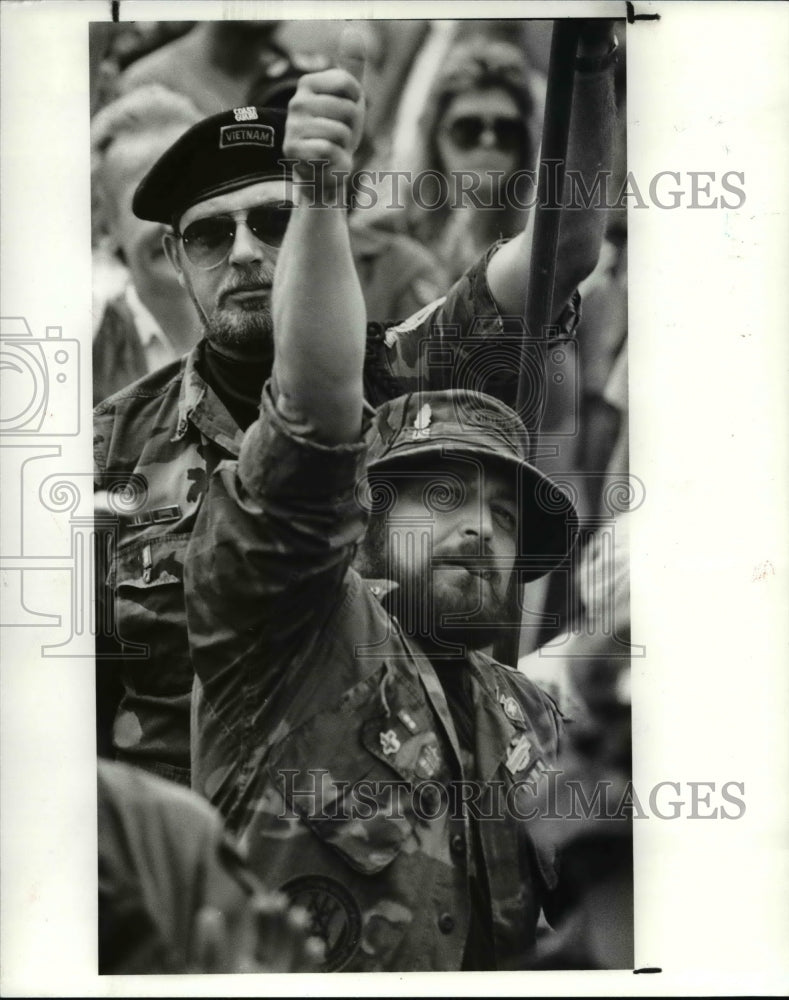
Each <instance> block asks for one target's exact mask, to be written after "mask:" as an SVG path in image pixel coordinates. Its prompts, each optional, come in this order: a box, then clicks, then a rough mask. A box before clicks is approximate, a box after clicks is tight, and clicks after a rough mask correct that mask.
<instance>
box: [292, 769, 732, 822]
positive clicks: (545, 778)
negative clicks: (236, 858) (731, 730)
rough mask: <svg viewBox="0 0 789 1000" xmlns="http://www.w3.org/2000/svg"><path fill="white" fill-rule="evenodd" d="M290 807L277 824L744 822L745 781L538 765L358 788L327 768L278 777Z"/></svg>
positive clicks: (373, 782)
mask: <svg viewBox="0 0 789 1000" xmlns="http://www.w3.org/2000/svg"><path fill="white" fill-rule="evenodd" d="M278 775H279V778H280V781H281V788H282V793H283V797H284V801H285V803H287V805H286V806H285V809H284V811H283V812H282V813H280V815H279V817H278V818H279V819H292V818H293V817H294V816H303V817H305V818H306V819H308V820H310V821H312V822H323V821H335V822H351V821H365V820H373V819H381V820H394V821H404V820H406V819H407V818H408V817H414V818H416V819H417V820H420V821H422V822H433V821H436V820H441V819H445V818H448V819H453V820H457V819H460V820H462V819H471V820H479V821H498V820H503V819H505V818H514V819H516V820H521V821H524V822H528V821H531V820H581V821H590V820H621V821H628V820H632V819H661V820H675V819H721V820H736V819H742V817H743V816H744V815H745V811H746V805H745V782H743V781H726V782H723V783H720V784H719V783H718V782H716V781H659V782H657V783H656V784H654V785H652V786H651V787H650V788H648V789H643V788H642V789H641V791H640V792H638V791H637V790H636V787H635V785H634V784H633V782H632V781H626V782H625V781H620V782H616V781H611V780H602V781H592V780H583V779H579V778H578V777H577V776H576V777H572V776H569V773H568V772H564V771H562V770H561V769H551V768H547V767H545V766H544V765H542V764H541V763H538V764H537V765H535V766H534V767H532V768H530V769H529V773H528V775H527V776H526V777H524V778H520V779H518V780H515V781H512V782H509V783H507V782H504V781H500V780H491V781H485V782H481V781H474V780H466V779H463V780H453V781H441V780H439V779H438V778H421V779H419V780H418V781H408V780H406V779H403V778H392V779H388V778H387V779H383V780H371V779H367V778H365V779H362V780H359V781H355V782H350V781H342V780H338V779H336V778H332V777H330V775H329V772H328V770H326V769H325V768H315V769H309V770H298V769H288V768H282V769H280V770H279V771H278Z"/></svg>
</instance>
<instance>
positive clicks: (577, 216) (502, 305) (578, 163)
mask: <svg viewBox="0 0 789 1000" xmlns="http://www.w3.org/2000/svg"><path fill="white" fill-rule="evenodd" d="M601 23H602V22H601ZM605 23H607V24H609V25H610V22H605ZM612 37H613V33H612V31H607V32H606V31H605V30H601V31H600V33H599V36H598V37H597V38H594V39H592V38H589V37H587V38H584V37H583V36H582V38H581V41H580V43H579V47H578V55H579V56H580V57H584V58H589V57H592V58H594V57H601V56H605V53H606V52H607V51H608V50H609V49H610V46H611V42H612ZM614 124H615V113H614V90H613V67H612V66H609V67H608V68H606V69H603V70H600V71H598V72H594V73H589V72H586V73H584V72H577V73H576V74H575V79H574V90H573V104H572V111H571V116H570V136H569V143H568V150H567V162H566V167H567V174H568V176H573V177H575V178H576V180H575V182H574V183H575V185H576V188H575V190H577V191H580V186H581V185H583V189H584V191H585V192H593V191H594V190H595V184H596V183H598V182H599V183H601V184H603V185H604V184H605V174H604V171H610V169H611V162H612V157H613V137H614ZM569 184H570V182H569V181H568V186H567V191H568V192H569V193H572V191H573V188H570V187H569ZM604 192H605V188H604V187H603V194H604ZM568 200H569V199H568ZM587 200H588V201H589V206H588V207H578V208H574V207H572V206H570V207H568V208H564V209H562V217H561V222H560V227H559V243H558V248H557V260H556V276H555V284H554V296H553V305H554V317H553V318H554V319H555V318H556V317H557V316H558V315H559V313H560V312H561V311H562V308H563V307H564V304H565V303H566V301H567V299H568V298H569V296H570V295H571V294H572V292H573V290H574V289H575V288H576V287H577V286H578V284H579V283H580V282H581V281H582V280H583V279H584V278H585V277H586V276H587V275H588V274H589V273H590V272H591V271H592V270H594V267H595V265H596V263H597V258H598V255H599V253H600V246H601V243H602V239H603V235H604V232H605V226H606V212H605V210H604V209H602V208H598V207H595V206H596V204H597V202H598V197H597V196H596V195H594V196H592V197H591V198H590V199H586V198H584V197H581V198H576V199H575V201H576V202H577V203H578V204H579V205H580V206H583V205H584V204H585V203H586V201H587ZM603 202H604V198H603ZM533 226H534V212H533V211H532V212H531V214H530V216H529V221H528V224H527V227H526V229H525V230H524V232H522V233H520V234H519V235H518V236H517V237H516V238H515V239H513V240H511V241H510V242H509V243H506V244H504V245H503V246H502V247H500V248H499V250H497V252H496V253H495V254H494V255H493V257H492V258H491V260H490V262H489V265H488V284H489V287H490V290H491V293H492V295H493V298H494V300H495V301H496V303H497V304H498V306H499V309H500V310H501V312H502V313H504V314H505V315H518V316H520V315H523V311H524V308H525V303H526V294H527V281H528V275H529V269H530V266H531V245H532V233H533Z"/></svg>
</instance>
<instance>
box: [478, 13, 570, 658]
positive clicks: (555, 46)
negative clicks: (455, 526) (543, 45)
mask: <svg viewBox="0 0 789 1000" xmlns="http://www.w3.org/2000/svg"><path fill="white" fill-rule="evenodd" d="M580 25H581V22H580V21H579V20H577V19H562V20H556V21H554V25H553V33H552V35H551V55H550V62H549V66H548V85H547V91H546V95H545V114H544V117H543V125H542V143H541V150H540V164H539V170H538V175H537V177H538V179H537V204H536V206H535V208H534V227H533V235H532V245H531V259H530V261H531V262H530V267H529V274H528V284H527V286H526V307H525V313H524V321H525V327H526V328H525V331H524V336H523V340H522V342H521V357H520V370H519V374H518V392H517V396H516V409H517V411H518V413H519V414H520V415H521V417H522V418H523V421H524V423H525V425H526V429H527V431H528V432H529V448H528V455H529V460H530V461H533V460H534V456H535V454H536V451H537V439H538V434H539V429H540V421H541V419H542V413H543V409H544V405H545V398H546V392H547V385H546V378H547V376H546V365H545V353H544V352H545V340H546V333H547V331H546V329H545V328H546V327H547V326H548V325H549V324H550V323H551V321H552V319H553V287H554V280H555V276H556V254H557V249H558V246H559V225H560V222H561V216H562V212H561V209H560V207H559V206H560V205H561V203H562V195H563V192H564V177H565V167H566V160H567V147H568V144H569V140H570V112H571V110H572V103H573V83H574V78H575V56H576V51H577V48H578V37H579V33H580ZM535 376H536V377H535ZM517 575H518V574H517V573H515V574H514V575H513V584H512V587H511V593H510V598H511V600H510V601H509V608H510V610H511V614H512V617H515V616H516V615H519V614H520V606H521V602H520V595H521V592H522V589H523V588H522V586H521V585H520V584H519V583H518V581H517ZM520 633H521V626H520V622H518V623H517V624H516V625H511V626H507V627H505V628H504V629H502V633H501V636H500V638H499V639H498V641H497V642H496V646H495V649H494V656H495V657H496V659H497V660H499V661H501V662H503V663H508V664H510V665H512V666H516V665H517V662H518V649H519V644H520Z"/></svg>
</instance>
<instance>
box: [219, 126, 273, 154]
mask: <svg viewBox="0 0 789 1000" xmlns="http://www.w3.org/2000/svg"><path fill="white" fill-rule="evenodd" d="M273 145H274V129H273V128H272V127H271V126H270V125H253V124H246V125H223V126H222V127H221V128H220V129H219V148H220V149H229V148H231V147H235V146H268V147H271V146H273Z"/></svg>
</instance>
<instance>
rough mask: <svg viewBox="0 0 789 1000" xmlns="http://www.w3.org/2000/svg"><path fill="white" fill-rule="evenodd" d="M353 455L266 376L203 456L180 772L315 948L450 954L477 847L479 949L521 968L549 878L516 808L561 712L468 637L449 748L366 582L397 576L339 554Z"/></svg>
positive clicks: (408, 955)
mask: <svg viewBox="0 0 789 1000" xmlns="http://www.w3.org/2000/svg"><path fill="white" fill-rule="evenodd" d="M363 468H364V447H363V445H362V444H359V445H342V446H338V447H325V446H322V445H320V444H318V443H315V442H312V441H309V440H306V439H304V438H300V437H299V436H298V434H297V433H296V432H295V431H294V430H292V429H291V428H289V426H288V425H287V424H286V423H285V422H284V421H283V419H282V418H281V417H280V416H279V415H278V414H277V413H276V412H275V410H274V407H273V404H272V403H271V401H270V399H269V398H268V397H267V395H266V394H265V393H264V399H263V411H262V414H261V419H260V420H259V421H256V422H255V423H254V424H253V425H252V427H251V428H250V429H249V431H248V432H247V435H246V438H245V441H244V445H243V447H242V450H241V455H240V458H239V460H238V462H227V463H223V464H222V465H221V466H220V467H219V468H218V470H217V471H216V473H215V474H214V475H213V476H212V479H211V483H210V486H209V492H208V494H207V496H206V499H205V502H204V504H203V507H202V509H201V512H200V515H199V517H198V522H197V526H196V528H195V532H194V534H193V537H192V540H191V542H190V546H189V550H188V554H187V562H186V593H187V613H188V623H189V634H190V641H191V645H192V660H193V664H194V668H195V673H196V680H195V694H194V698H193V718H192V741H193V747H192V761H193V783H194V785H195V787H196V788H197V789H198V790H199V791H201V792H202V793H203V794H205V795H206V796H207V797H208V798H209V799H210V800H211V801H212V802H213V804H214V805H216V806H217V807H218V808H219V810H220V811H221V812H222V813H223V814H224V816H225V817H226V820H227V822H228V826H229V828H230V829H231V831H232V832H233V833H235V834H236V836H237V837H238V838H239V839H240V842H241V845H242V847H243V849H244V850H245V851H246V853H247V855H248V859H249V862H250V866H251V868H252V869H253V871H254V872H255V873H256V875H258V876H259V877H260V878H261V880H262V881H263V882H264V883H265V884H266V885H267V886H268V887H270V888H273V889H281V890H282V891H284V892H286V893H287V894H288V895H289V896H290V897H291V898H292V899H293V901H294V902H296V903H299V904H301V905H303V906H305V907H306V909H307V910H308V912H309V914H310V916H311V918H312V926H313V931H314V932H315V933H319V934H321V935H322V936H323V937H324V940H325V941H326V946H327V958H326V968H327V969H329V970H335V969H342V970H345V971H376V970H389V971H408V970H449V969H459V968H460V967H461V964H462V961H463V954H464V949H465V946H466V937H467V932H468V929H469V925H470V920H471V905H472V903H471V900H472V893H471V888H470V881H469V879H470V876H471V875H472V874H473V875H474V876H475V877H476V878H477V879H479V878H480V876H481V875H482V874H483V873H481V872H479V870H478V869H479V865H480V864H481V863H484V868H485V871H484V879H485V880H486V883H487V887H488V892H489V898H490V909H491V912H490V913H489V914H487V915H486V919H487V923H488V925H489V926H491V927H492V936H493V948H494V951H495V958H494V963H495V967H499V968H518V967H523V966H524V965H525V964H526V962H527V957H526V956H527V955H528V952H529V949H530V947H531V945H532V944H533V942H534V933H535V925H536V921H537V917H538V914H539V910H540V905H541V903H542V902H543V900H544V899H545V897H546V894H548V893H549V892H550V890H551V889H553V888H554V886H555V883H556V872H555V869H554V860H553V857H552V855H551V851H550V849H549V848H546V847H544V846H543V847H541V848H540V850H539V852H538V851H537V849H536V848H535V845H534V844H533V842H532V841H531V839H530V837H529V834H528V831H527V827H526V824H525V823H524V822H523V818H525V816H526V815H528V809H529V808H530V805H531V806H533V805H534V801H535V800H534V798H533V796H530V795H529V787H528V783H529V781H530V780H531V779H532V778H534V777H535V776H536V770H537V769H538V767H539V768H540V769H541V768H543V767H547V768H550V767H551V765H552V764H553V763H554V762H555V760H556V755H557V752H558V741H559V733H560V717H559V715H558V712H557V710H556V708H555V706H554V704H553V702H552V701H551V700H550V699H549V698H548V697H547V696H546V695H544V694H543V693H542V692H541V691H540V690H539V689H538V688H537V687H536V686H534V685H533V684H532V683H531V682H530V681H528V680H527V679H526V678H525V677H524V676H523V675H522V674H519V673H518V672H517V671H514V670H511V669H510V668H508V667H505V666H502V665H501V664H498V663H495V662H494V661H492V660H491V659H490V658H488V657H486V656H484V655H482V654H471V655H470V656H469V659H468V662H467V664H466V667H465V669H468V671H469V672H470V678H471V691H472V700H473V705H474V729H475V744H476V745H475V749H474V754H473V758H474V759H473V763H472V765H471V766H469V764H468V763H467V762H466V761H464V755H463V754H462V749H461V747H460V745H459V742H458V737H457V733H456V731H455V728H454V725H453V721H452V717H451V715H450V712H449V708H448V705H447V700H446V698H445V696H444V693H443V689H442V687H441V684H440V682H439V680H438V677H437V676H436V673H435V671H434V670H433V667H432V665H431V663H430V661H429V660H428V659H427V658H426V657H425V656H424V655H423V654H422V653H421V652H420V651H419V649H418V648H417V647H416V646H415V645H414V644H413V643H412V642H411V641H410V640H409V639H408V638H407V637H406V636H404V635H403V634H402V632H401V631H400V629H399V627H398V625H397V622H396V621H395V620H394V619H393V618H392V617H390V615H389V614H388V613H387V612H386V611H385V610H384V608H383V607H382V605H381V603H380V597H381V596H382V594H383V593H384V592H385V591H386V590H387V589H391V587H392V586H393V585H392V584H391V583H390V582H388V581H375V582H372V581H365V580H363V579H362V578H361V577H360V576H359V575H358V574H357V573H356V571H355V570H354V569H353V568H352V567H351V565H350V564H351V560H352V557H353V554H354V551H355V548H356V545H357V543H358V541H359V539H360V538H361V536H362V534H363V531H364V515H363V512H362V511H361V510H360V508H359V506H358V504H357V502H356V498H355V486H356V483H357V481H358V478H359V476H360V475H361V474H362V472H363ZM461 783H462V787H463V788H464V790H463V791H461V790H460V789H461ZM532 791H533V789H532ZM463 800H465V801H466V808H464V806H463ZM469 802H471V803H472V805H469ZM472 806H473V809H475V810H476V819H475V823H476V831H473V830H472V829H471V824H470V820H471V815H470V810H471V809H472ZM475 832H476V834H477V835H478V836H479V841H480V844H481V853H480V852H473V851H472V848H471V845H472V843H473V840H472V836H473V835H474V833H475ZM475 858H476V860H475ZM480 858H481V859H482V861H480V860H479V859H480Z"/></svg>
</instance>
